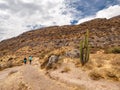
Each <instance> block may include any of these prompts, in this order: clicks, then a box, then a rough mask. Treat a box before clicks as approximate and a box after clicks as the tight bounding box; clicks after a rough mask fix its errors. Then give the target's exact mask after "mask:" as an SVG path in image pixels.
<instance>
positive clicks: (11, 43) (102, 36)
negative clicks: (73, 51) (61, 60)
mask: <svg viewBox="0 0 120 90" xmlns="http://www.w3.org/2000/svg"><path fill="white" fill-rule="evenodd" d="M86 29H88V30H89V31H90V39H89V41H90V44H91V48H93V49H92V51H96V50H99V49H106V48H109V47H115V46H120V16H117V17H114V18H111V19H94V20H91V21H88V22H85V23H82V24H80V25H71V26H68V25H66V26H52V27H47V28H42V29H38V30H32V31H29V32H25V33H23V34H21V35H20V36H18V37H14V38H12V39H8V40H4V41H2V42H0V56H3V55H7V54H10V53H12V54H13V53H15V54H17V55H21V54H22V55H25V54H34V55H37V54H39V53H41V52H43V51H45V50H46V51H49V50H52V49H56V48H60V47H63V46H73V47H76V48H78V47H79V42H80V40H81V39H82V35H83V34H84V33H85V32H86ZM94 48H95V49H94Z"/></svg>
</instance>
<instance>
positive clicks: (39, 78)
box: [0, 59, 73, 90]
mask: <svg viewBox="0 0 120 90" xmlns="http://www.w3.org/2000/svg"><path fill="white" fill-rule="evenodd" d="M36 60H37V59H36ZM36 60H35V61H34V62H32V65H30V64H27V65H23V66H18V67H13V68H8V69H5V70H3V71H0V90H8V88H9V90H19V85H20V84H19V83H20V82H21V81H22V82H24V83H25V84H26V85H27V86H28V87H29V88H27V90H73V88H72V87H69V86H66V84H64V83H60V82H57V81H55V80H51V79H50V78H48V77H47V76H45V75H44V73H43V72H42V71H40V69H39V65H38V62H37V61H36ZM15 70H16V71H17V72H16V73H15V74H13V75H10V76H9V73H10V72H11V71H15ZM13 84H14V85H13ZM22 90H26V89H22Z"/></svg>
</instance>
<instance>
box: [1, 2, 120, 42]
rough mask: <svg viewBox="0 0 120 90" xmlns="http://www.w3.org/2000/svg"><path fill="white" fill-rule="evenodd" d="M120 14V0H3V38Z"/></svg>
mask: <svg viewBox="0 0 120 90" xmlns="http://www.w3.org/2000/svg"><path fill="white" fill-rule="evenodd" d="M118 15H120V0H0V41H2V40H4V39H8V38H11V37H15V36H17V35H19V34H21V33H23V32H26V31H29V30H32V29H37V28H42V27H48V26H56V25H57V26H62V25H77V24H80V23H82V22H85V21H88V20H91V19H95V18H107V19H109V18H111V17H114V16H118Z"/></svg>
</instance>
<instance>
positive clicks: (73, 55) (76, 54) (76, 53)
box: [66, 49, 80, 58]
mask: <svg viewBox="0 0 120 90" xmlns="http://www.w3.org/2000/svg"><path fill="white" fill-rule="evenodd" d="M66 56H67V57H70V58H79V57H80V52H79V50H78V49H74V50H71V51H68V52H66Z"/></svg>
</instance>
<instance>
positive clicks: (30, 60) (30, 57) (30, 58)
mask: <svg viewBox="0 0 120 90" xmlns="http://www.w3.org/2000/svg"><path fill="white" fill-rule="evenodd" d="M29 62H30V64H31V63H32V56H29Z"/></svg>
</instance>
